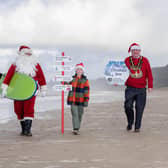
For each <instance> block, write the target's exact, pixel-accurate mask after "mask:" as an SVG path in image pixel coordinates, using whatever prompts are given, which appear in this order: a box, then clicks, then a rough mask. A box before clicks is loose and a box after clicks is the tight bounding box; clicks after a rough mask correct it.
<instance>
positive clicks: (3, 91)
mask: <svg viewBox="0 0 168 168" xmlns="http://www.w3.org/2000/svg"><path fill="white" fill-rule="evenodd" d="M1 88H2V97H5V96H6V94H7V89H8V85H6V84H2V86H1Z"/></svg>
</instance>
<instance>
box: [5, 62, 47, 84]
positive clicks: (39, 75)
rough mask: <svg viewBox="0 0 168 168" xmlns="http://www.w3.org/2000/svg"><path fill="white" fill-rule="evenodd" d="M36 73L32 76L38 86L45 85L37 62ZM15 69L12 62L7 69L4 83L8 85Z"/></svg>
mask: <svg viewBox="0 0 168 168" xmlns="http://www.w3.org/2000/svg"><path fill="white" fill-rule="evenodd" d="M36 69H37V70H36V75H35V76H34V77H33V78H34V80H35V81H37V82H38V84H39V85H40V86H46V80H45V77H44V74H43V71H42V69H41V66H40V65H39V64H37V65H36ZM15 71H16V65H15V64H12V65H11V66H10V68H9V70H8V73H7V75H6V77H5V79H4V81H3V83H4V84H6V85H9V83H10V81H11V79H12V77H13V75H14V73H15Z"/></svg>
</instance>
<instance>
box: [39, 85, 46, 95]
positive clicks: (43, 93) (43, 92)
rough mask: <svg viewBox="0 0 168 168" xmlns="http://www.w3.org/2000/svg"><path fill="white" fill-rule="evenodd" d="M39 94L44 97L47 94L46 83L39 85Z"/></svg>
mask: <svg viewBox="0 0 168 168" xmlns="http://www.w3.org/2000/svg"><path fill="white" fill-rule="evenodd" d="M40 95H41V96H42V97H45V96H46V95H47V86H46V85H43V86H41V88H40Z"/></svg>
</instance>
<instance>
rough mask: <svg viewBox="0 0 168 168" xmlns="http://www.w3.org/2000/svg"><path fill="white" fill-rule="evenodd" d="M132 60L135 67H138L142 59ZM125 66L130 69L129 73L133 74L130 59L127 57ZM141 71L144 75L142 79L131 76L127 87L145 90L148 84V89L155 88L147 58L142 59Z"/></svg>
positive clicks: (127, 81)
mask: <svg viewBox="0 0 168 168" xmlns="http://www.w3.org/2000/svg"><path fill="white" fill-rule="evenodd" d="M131 57H132V56H131ZM132 60H133V63H134V65H138V62H139V60H140V58H138V59H137V58H134V57H132ZM125 64H126V66H127V67H128V69H129V71H131V72H133V70H132V69H131V67H130V65H131V63H130V57H127V58H126V59H125ZM141 71H142V74H143V75H142V77H140V78H133V77H131V76H130V75H129V77H128V79H127V80H126V82H125V85H126V86H131V87H135V88H145V87H146V85H147V83H148V88H153V76H152V70H151V67H150V64H149V61H148V59H147V58H145V57H142V64H141ZM133 73H134V72H133Z"/></svg>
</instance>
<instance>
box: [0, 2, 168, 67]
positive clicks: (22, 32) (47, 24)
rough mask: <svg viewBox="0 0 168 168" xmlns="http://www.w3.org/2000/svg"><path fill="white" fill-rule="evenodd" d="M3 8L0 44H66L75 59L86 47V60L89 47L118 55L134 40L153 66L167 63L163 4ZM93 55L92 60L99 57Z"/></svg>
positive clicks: (21, 4) (33, 4) (17, 5)
mask: <svg viewBox="0 0 168 168" xmlns="http://www.w3.org/2000/svg"><path fill="white" fill-rule="evenodd" d="M5 2H6V4H5ZM0 3H1V4H2V2H0ZM3 6H5V7H4V9H5V10H2V11H1V16H0V37H1V38H0V45H1V46H11V45H12V46H18V45H20V44H28V45H30V46H36V47H39V46H41V47H53V48H55V47H58V46H62V47H63V46H68V48H70V47H72V50H73V51H74V53H75V52H76V51H75V49H74V47H76V50H77V48H78V47H79V48H82V49H81V50H80V51H79V53H78V55H84V54H81V52H83V51H84V50H85V49H86V50H87V51H86V53H87V55H89V56H90V54H89V52H90V48H93V49H92V51H95V49H97V51H99V50H98V49H99V48H101V49H102V51H104V55H105V54H106V53H107V52H106V50H111V51H113V52H110V53H111V54H113V55H117V54H118V55H119V56H121V55H123V54H125V55H127V49H128V46H129V44H130V43H132V42H134V41H136V42H138V43H140V44H141V45H142V48H143V49H144V52H143V53H144V54H145V55H147V56H149V59H150V60H151V62H152V65H154V66H156V65H164V64H165V62H168V58H167V57H166V56H165V55H166V53H167V52H168V49H167V46H166V44H167V39H168V33H167V28H168V26H167V23H166V22H165V16H167V14H168V11H167V8H166V6H167V1H165V0H162V1H156V0H149V1H145V0H141V1H138V0H124V1H123V0H118V1H113V0H103V1H102V0H24V1H20V0H16V1H15V3H14V1H11V0H8V1H4V2H3ZM65 48H66V47H65ZM97 51H95V53H93V54H92V57H93V55H95V57H96V56H100V57H102V56H101V55H102V54H103V53H101V54H98V53H97ZM74 53H72V51H71V54H72V55H73V54H74ZM75 54H76V53H75ZM87 55H86V56H85V57H86V58H89V56H87ZM123 56H124V55H123ZM81 57H82V56H81ZM159 57H160V58H159ZM82 59H85V58H84V57H82Z"/></svg>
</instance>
